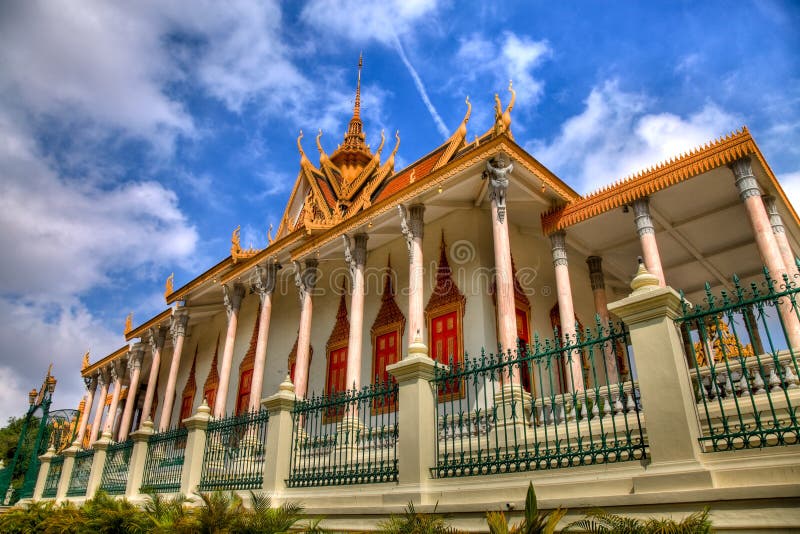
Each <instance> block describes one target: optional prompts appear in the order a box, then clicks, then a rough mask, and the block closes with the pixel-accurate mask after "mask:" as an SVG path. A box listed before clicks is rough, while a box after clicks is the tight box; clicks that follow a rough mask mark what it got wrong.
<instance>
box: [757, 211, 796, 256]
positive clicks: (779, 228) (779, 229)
mask: <svg viewBox="0 0 800 534" xmlns="http://www.w3.org/2000/svg"><path fill="white" fill-rule="evenodd" d="M761 198H762V200H763V201H764V207H765V208H767V215H768V216H769V223H770V224H771V225H772V231H773V232H775V233H776V234H782V233H785V232H786V228H785V227H784V226H783V219H782V218H781V214H780V213H778V203H777V201H776V199H775V197H774V196H772V195H763V196H762V197H761ZM786 267H787V269H788V268H790V267H791V265H787V266H786Z"/></svg>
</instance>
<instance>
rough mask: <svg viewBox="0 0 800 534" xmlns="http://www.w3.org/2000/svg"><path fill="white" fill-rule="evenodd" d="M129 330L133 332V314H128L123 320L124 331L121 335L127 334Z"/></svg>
mask: <svg viewBox="0 0 800 534" xmlns="http://www.w3.org/2000/svg"><path fill="white" fill-rule="evenodd" d="M131 330H133V312H130V313H129V314H128V316H127V317H126V318H125V330H124V331H123V332H122V333H123V334H127V333H128V332H130V331H131Z"/></svg>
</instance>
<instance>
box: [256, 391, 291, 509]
mask: <svg viewBox="0 0 800 534" xmlns="http://www.w3.org/2000/svg"><path fill="white" fill-rule="evenodd" d="M294 401H295V394H294V386H293V385H292V382H291V381H290V380H289V376H288V375H287V376H286V380H284V381H283V382H282V383H281V385H280V386H279V387H278V392H277V393H276V394H275V395H272V396H271V397H268V398H266V399H264V400H263V401H261V406H262V407H263V408H264V409H265V410H267V411H268V412H269V422H268V423H267V441H266V443H265V444H264V491H265V492H266V493H268V494H269V495H272V496H280V495H281V493H283V491H284V490H285V489H286V479H287V478H289V468H290V467H291V464H290V462H291V458H292V447H293V446H294V444H293V443H292V426H293V424H292V408H294Z"/></svg>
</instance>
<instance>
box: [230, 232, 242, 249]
mask: <svg viewBox="0 0 800 534" xmlns="http://www.w3.org/2000/svg"><path fill="white" fill-rule="evenodd" d="M241 232H242V225H239V226H237V227H236V229H235V230H234V231H233V234H232V235H231V256H235V255H236V253H237V252H240V251H241V250H242V241H241Z"/></svg>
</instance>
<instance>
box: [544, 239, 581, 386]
mask: <svg viewBox="0 0 800 534" xmlns="http://www.w3.org/2000/svg"><path fill="white" fill-rule="evenodd" d="M550 245H551V247H552V252H553V268H554V269H555V275H556V276H555V278H556V296H557V298H558V312H559V321H560V322H561V338H562V340H563V342H564V344H565V345H570V344H572V345H574V344H575V343H576V340H577V338H576V330H575V308H574V305H573V302H572V285H571V284H570V280H569V264H568V263H567V243H566V233H565V232H564V231H563V230H561V231H558V232H555V233H553V234H550ZM564 363H565V365H567V366H568V367H569V372H568V373H567V374H568V377H567V381H568V383H569V388H570V391H583V363H582V361H581V355H580V353H579V352H578V351H577V350H572V351H566V352H565V353H564Z"/></svg>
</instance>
